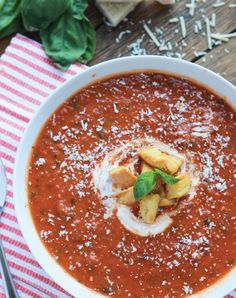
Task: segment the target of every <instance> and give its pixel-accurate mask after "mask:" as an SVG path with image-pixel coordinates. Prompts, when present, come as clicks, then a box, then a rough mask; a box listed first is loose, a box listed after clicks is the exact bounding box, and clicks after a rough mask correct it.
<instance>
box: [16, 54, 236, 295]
mask: <svg viewBox="0 0 236 298" xmlns="http://www.w3.org/2000/svg"><path fill="white" fill-rule="evenodd" d="M147 69H148V70H155V71H160V72H167V73H171V74H175V75H178V76H184V77H187V78H189V79H191V80H195V81H198V82H199V83H200V84H201V85H205V86H206V87H207V88H209V89H212V90H213V91H214V92H215V93H217V94H219V95H221V96H222V98H226V99H227V100H228V102H229V103H230V104H231V105H232V106H233V107H234V108H236V88H235V87H234V86H233V85H232V84H231V83H229V82H228V81H226V80H225V79H223V78H222V77H221V76H219V75H217V74H215V73H213V72H212V71H210V70H208V69H205V68H203V67H201V66H198V65H196V64H193V63H190V62H187V61H183V60H178V59H173V58H166V57H158V56H139V57H125V58H119V59H114V60H111V61H107V62H104V63H101V64H98V65H96V66H93V67H91V68H88V69H87V70H85V71H84V72H83V73H81V74H78V75H76V76H75V77H74V78H72V79H71V80H70V81H68V82H67V83H65V84H63V85H62V86H61V87H60V88H58V89H57V90H56V91H55V92H53V94H52V95H51V96H49V98H48V99H47V100H46V101H45V102H44V103H43V104H42V105H41V107H40V108H39V110H38V111H37V113H36V114H35V115H34V117H33V118H32V120H31V121H30V123H29V125H28V127H27V129H26V131H25V133H24V136H23V138H22V140H21V143H20V146H19V149H18V152H17V158H16V163H15V170H14V200H15V207H16V214H17V218H18V221H19V224H20V227H21V230H22V232H23V235H24V237H25V239H26V242H27V244H28V246H29V248H30V250H31V252H32V254H33V255H34V257H35V259H36V260H37V261H38V262H39V264H40V265H41V266H42V267H43V268H44V270H45V271H46V272H47V273H48V274H49V275H50V276H51V277H52V279H53V280H54V281H55V282H57V283H58V284H59V285H60V286H61V287H62V288H64V289H65V290H66V291H68V292H69V293H70V294H72V295H73V296H75V297H78V296H79V297H83V298H87V297H89V298H92V297H94V298H95V297H96V298H98V297H103V296H102V295H100V294H98V293H96V292H94V291H92V290H91V289H88V288H87V287H85V286H84V285H83V284H80V283H79V282H78V281H76V280H75V279H74V278H73V277H71V276H70V275H69V274H68V273H67V272H66V271H64V270H63V268H62V267H61V266H60V265H59V264H57V262H56V261H55V260H54V259H53V258H52V257H51V256H50V254H49V253H48V251H47V250H46V248H45V247H44V245H43V243H42V242H41V240H40V237H39V235H38V233H37V232H36V229H35V227H34V224H33V221H32V218H31V216H30V212H29V208H28V207H27V187H26V182H27V177H26V173H27V167H28V161H29V157H30V154H31V148H32V145H33V144H34V142H35V140H36V138H37V136H38V134H39V132H40V130H41V128H42V126H43V124H44V123H45V121H46V120H47V119H48V117H49V116H50V115H51V114H52V113H53V112H54V111H55V110H56V108H57V107H58V106H59V105H61V103H62V102H64V101H65V100H66V99H67V98H68V97H70V96H71V95H72V94H73V93H75V92H76V91H77V90H78V89H80V88H82V87H83V86H85V85H87V84H90V83H91V82H93V81H94V80H97V79H100V78H103V77H104V76H107V75H112V74H116V73H124V72H132V71H136V70H147ZM235 286H236V268H234V269H233V270H231V271H230V272H229V273H228V274H227V275H226V276H224V277H223V278H222V279H221V280H219V281H218V282H217V283H215V284H214V285H212V286H211V287H209V288H207V289H205V290H203V291H201V292H199V293H198V294H195V295H193V297H207V298H211V297H212V298H217V297H222V296H224V295H226V294H227V293H229V292H230V291H231V290H233V289H234V288H235Z"/></svg>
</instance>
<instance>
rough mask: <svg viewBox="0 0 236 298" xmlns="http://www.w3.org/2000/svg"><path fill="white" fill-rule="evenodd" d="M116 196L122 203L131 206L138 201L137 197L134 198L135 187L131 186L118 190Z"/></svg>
mask: <svg viewBox="0 0 236 298" xmlns="http://www.w3.org/2000/svg"><path fill="white" fill-rule="evenodd" d="M115 197H116V198H117V202H118V203H119V204H122V205H128V206H130V205H132V204H134V203H135V202H136V201H135V198H134V188H133V187H130V188H128V189H125V190H123V191H120V192H117V193H116V194H115Z"/></svg>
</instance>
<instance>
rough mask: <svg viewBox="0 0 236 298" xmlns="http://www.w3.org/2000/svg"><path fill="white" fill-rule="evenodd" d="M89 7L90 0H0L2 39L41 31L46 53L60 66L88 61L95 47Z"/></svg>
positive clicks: (0, 30) (0, 31)
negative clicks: (87, 10) (86, 10)
mask: <svg viewBox="0 0 236 298" xmlns="http://www.w3.org/2000/svg"><path fill="white" fill-rule="evenodd" d="M87 6H88V0H0V38H3V37H5V36H7V35H10V34H12V33H15V32H23V31H35V30H38V31H39V34H40V37H41V40H42V44H43V47H44V49H45V52H46V54H47V56H48V57H49V58H51V59H52V61H53V62H54V63H55V64H56V65H57V66H58V67H59V68H60V69H62V70H66V69H68V68H69V66H70V65H71V64H72V63H74V62H80V63H81V62H82V63H86V62H88V61H89V60H91V59H92V57H93V55H94V52H95V48H96V33H95V30H94V28H93V26H92V24H91V23H90V21H89V20H88V19H87V18H86V16H85V15H84V12H85V9H86V8H87Z"/></svg>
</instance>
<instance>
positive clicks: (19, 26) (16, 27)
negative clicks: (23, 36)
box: [0, 15, 25, 38]
mask: <svg viewBox="0 0 236 298" xmlns="http://www.w3.org/2000/svg"><path fill="white" fill-rule="evenodd" d="M24 31H25V30H24V26H23V23H22V19H21V15H18V16H17V17H16V18H15V19H14V20H13V21H12V22H11V23H10V24H9V25H8V26H7V27H6V28H4V29H3V30H1V31H0V38H4V37H6V36H8V35H11V34H13V33H16V32H24Z"/></svg>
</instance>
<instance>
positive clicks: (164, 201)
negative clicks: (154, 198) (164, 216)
mask: <svg viewBox="0 0 236 298" xmlns="http://www.w3.org/2000/svg"><path fill="white" fill-rule="evenodd" d="M175 203H176V201H175V200H168V199H162V200H161V201H160V203H159V207H168V206H172V205H174V204H175Z"/></svg>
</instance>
